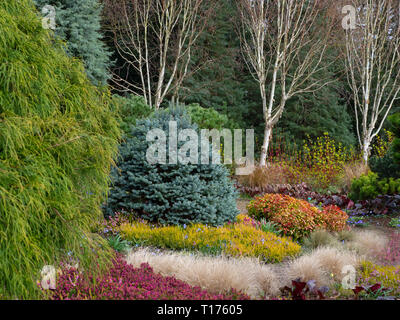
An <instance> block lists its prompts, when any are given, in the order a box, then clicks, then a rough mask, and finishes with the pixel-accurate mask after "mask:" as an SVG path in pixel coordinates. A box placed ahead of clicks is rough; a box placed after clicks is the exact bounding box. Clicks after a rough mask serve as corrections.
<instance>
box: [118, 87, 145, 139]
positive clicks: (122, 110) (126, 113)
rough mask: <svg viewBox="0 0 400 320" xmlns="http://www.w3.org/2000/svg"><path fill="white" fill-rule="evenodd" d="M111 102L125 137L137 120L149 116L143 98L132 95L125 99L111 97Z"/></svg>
mask: <svg viewBox="0 0 400 320" xmlns="http://www.w3.org/2000/svg"><path fill="white" fill-rule="evenodd" d="M112 101H113V104H114V105H115V108H116V109H118V110H119V112H118V113H119V115H120V127H121V130H122V131H123V133H124V134H125V135H129V133H130V131H131V127H132V126H134V125H135V124H136V121H137V120H139V119H143V118H146V117H148V116H150V114H151V112H152V110H151V107H150V106H148V105H147V104H146V102H145V100H144V98H143V97H140V96H135V95H133V94H131V95H128V96H126V97H123V96H118V95H113V98H112Z"/></svg>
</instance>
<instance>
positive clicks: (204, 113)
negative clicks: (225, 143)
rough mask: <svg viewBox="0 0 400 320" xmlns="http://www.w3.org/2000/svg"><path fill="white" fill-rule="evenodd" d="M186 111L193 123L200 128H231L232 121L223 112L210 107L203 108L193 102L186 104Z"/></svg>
mask: <svg viewBox="0 0 400 320" xmlns="http://www.w3.org/2000/svg"><path fill="white" fill-rule="evenodd" d="M187 111H188V113H189V115H190V118H191V120H192V122H193V123H195V124H197V126H198V127H199V128H201V129H209V130H212V129H217V130H221V129H232V128H231V127H232V125H233V123H232V122H231V121H230V120H229V119H228V117H227V116H226V115H224V114H221V113H219V112H218V111H216V110H215V109H212V108H203V107H201V106H200V105H199V104H197V103H194V104H190V105H188V106H187Z"/></svg>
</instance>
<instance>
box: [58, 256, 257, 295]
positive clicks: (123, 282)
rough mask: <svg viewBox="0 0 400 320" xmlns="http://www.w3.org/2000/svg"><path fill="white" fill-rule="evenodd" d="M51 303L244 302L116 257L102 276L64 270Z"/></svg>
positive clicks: (231, 293)
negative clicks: (94, 278)
mask: <svg viewBox="0 0 400 320" xmlns="http://www.w3.org/2000/svg"><path fill="white" fill-rule="evenodd" d="M52 299H54V300H234V299H240V300H247V299H250V298H249V297H248V296H247V295H245V294H242V293H239V292H236V291H235V290H234V289H232V290H231V292H230V293H227V294H226V295H221V294H219V295H214V294H210V293H209V292H207V291H205V290H202V289H201V288H200V287H192V286H190V285H188V284H187V283H185V282H183V281H181V280H178V279H176V278H174V277H163V276H161V275H160V274H156V273H154V272H153V269H152V268H151V267H150V266H149V265H148V264H145V263H143V264H142V265H141V267H140V268H134V267H133V266H131V265H129V264H127V263H126V262H125V261H124V260H123V258H122V257H121V256H118V257H117V258H116V259H115V260H114V262H113V266H112V267H111V269H110V270H109V271H108V272H107V273H106V274H104V275H102V276H99V277H96V281H93V277H92V276H88V277H86V276H84V275H83V274H82V273H80V272H79V271H78V270H76V269H74V268H71V269H66V268H65V269H64V270H63V271H62V274H61V275H60V276H59V279H58V281H57V286H56V289H55V290H54V292H53V295H52Z"/></svg>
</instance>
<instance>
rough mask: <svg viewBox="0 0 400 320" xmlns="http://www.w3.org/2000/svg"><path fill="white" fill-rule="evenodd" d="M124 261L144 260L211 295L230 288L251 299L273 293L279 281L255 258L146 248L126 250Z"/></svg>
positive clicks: (134, 264)
mask: <svg viewBox="0 0 400 320" xmlns="http://www.w3.org/2000/svg"><path fill="white" fill-rule="evenodd" d="M126 261H127V262H128V263H129V264H131V265H133V266H134V267H139V266H140V265H141V264H142V263H148V264H149V265H151V266H152V268H153V269H154V272H157V273H160V274H162V275H163V276H174V277H176V278H177V279H180V280H182V281H184V282H186V283H188V284H190V285H192V286H199V287H201V288H203V289H205V290H207V291H208V292H211V293H214V294H223V293H226V292H228V291H229V290H230V289H231V288H234V289H236V290H237V291H240V292H244V293H246V294H248V295H249V296H251V297H252V298H259V297H260V296H264V295H266V296H274V295H276V294H277V293H278V292H279V291H278V289H279V282H278V280H277V278H276V275H275V273H274V272H273V270H272V269H271V268H270V267H269V266H267V265H264V264H261V263H260V262H259V260H257V259H251V258H241V259H234V258H228V257H223V256H222V257H210V256H203V255H189V254H184V253H178V252H156V253H155V252H154V251H151V250H149V249H146V248H140V249H138V250H135V251H132V252H130V253H129V254H128V255H127V257H126Z"/></svg>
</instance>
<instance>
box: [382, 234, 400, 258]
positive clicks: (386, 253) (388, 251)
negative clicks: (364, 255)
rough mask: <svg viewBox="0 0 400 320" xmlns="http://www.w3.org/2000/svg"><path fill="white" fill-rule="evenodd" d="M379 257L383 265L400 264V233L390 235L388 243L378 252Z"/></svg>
mask: <svg viewBox="0 0 400 320" xmlns="http://www.w3.org/2000/svg"><path fill="white" fill-rule="evenodd" d="M377 258H378V260H379V262H380V263H381V264H383V265H398V264H400V233H398V232H393V233H392V234H391V235H390V236H389V243H388V245H387V246H386V247H385V249H384V250H383V251H382V252H380V253H379V254H378V257H377Z"/></svg>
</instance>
